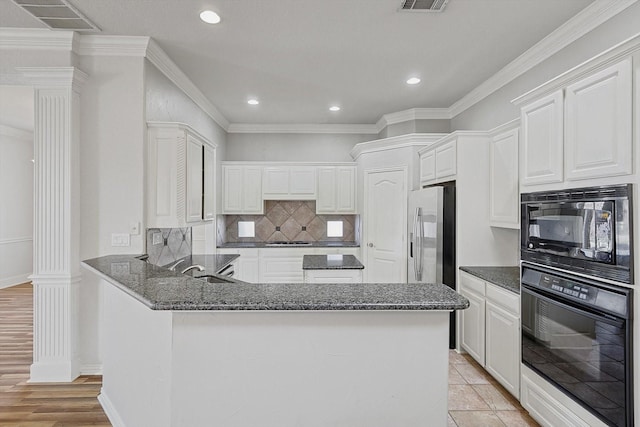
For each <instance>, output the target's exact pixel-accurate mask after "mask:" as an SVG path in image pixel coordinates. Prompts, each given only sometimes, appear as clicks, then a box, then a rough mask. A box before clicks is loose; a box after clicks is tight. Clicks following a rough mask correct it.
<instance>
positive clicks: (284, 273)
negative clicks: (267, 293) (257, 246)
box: [260, 248, 304, 283]
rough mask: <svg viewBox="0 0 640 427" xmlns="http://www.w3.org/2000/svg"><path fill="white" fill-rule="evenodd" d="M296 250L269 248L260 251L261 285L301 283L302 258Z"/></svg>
mask: <svg viewBox="0 0 640 427" xmlns="http://www.w3.org/2000/svg"><path fill="white" fill-rule="evenodd" d="M303 255H304V252H302V251H300V250H298V249H278V248H269V249H261V250H260V282H261V283H295V282H298V283H302V282H303V281H304V276H303V273H302V257H303Z"/></svg>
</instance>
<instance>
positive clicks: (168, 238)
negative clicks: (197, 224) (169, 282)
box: [147, 227, 191, 266]
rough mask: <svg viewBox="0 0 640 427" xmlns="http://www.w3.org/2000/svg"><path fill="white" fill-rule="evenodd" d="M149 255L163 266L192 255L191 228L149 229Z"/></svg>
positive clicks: (152, 262) (157, 263) (153, 262)
mask: <svg viewBox="0 0 640 427" xmlns="http://www.w3.org/2000/svg"><path fill="white" fill-rule="evenodd" d="M147 254H148V255H149V259H148V262H149V263H151V264H155V265H161V266H162V265H167V264H169V263H172V262H174V261H176V260H178V259H180V258H183V257H186V256H189V255H191V227H188V228H149V229H147Z"/></svg>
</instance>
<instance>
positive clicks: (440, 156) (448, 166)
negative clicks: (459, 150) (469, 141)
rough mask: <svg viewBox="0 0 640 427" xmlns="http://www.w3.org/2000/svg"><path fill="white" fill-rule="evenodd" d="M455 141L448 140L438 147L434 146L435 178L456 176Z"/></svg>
mask: <svg viewBox="0 0 640 427" xmlns="http://www.w3.org/2000/svg"><path fill="white" fill-rule="evenodd" d="M456 142H457V141H450V142H448V143H446V144H443V145H441V146H439V147H436V179H438V180H442V178H449V177H451V179H453V178H454V177H455V176H456V164H457V156H456V145H457V144H456Z"/></svg>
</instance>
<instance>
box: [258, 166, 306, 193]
mask: <svg viewBox="0 0 640 427" xmlns="http://www.w3.org/2000/svg"><path fill="white" fill-rule="evenodd" d="M262 198H263V199H264V200H314V199H315V198H316V168H315V166H308V167H307V166H268V167H265V168H264V169H263V186H262Z"/></svg>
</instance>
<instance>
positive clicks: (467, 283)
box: [460, 271, 485, 296]
mask: <svg viewBox="0 0 640 427" xmlns="http://www.w3.org/2000/svg"><path fill="white" fill-rule="evenodd" d="M460 289H461V290H465V291H468V292H473V293H474V294H477V295H481V296H484V295H485V289H484V280H482V279H479V278H477V277H476V276H473V275H471V274H469V273H465V272H464V271H460Z"/></svg>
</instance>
